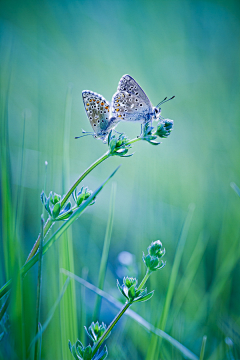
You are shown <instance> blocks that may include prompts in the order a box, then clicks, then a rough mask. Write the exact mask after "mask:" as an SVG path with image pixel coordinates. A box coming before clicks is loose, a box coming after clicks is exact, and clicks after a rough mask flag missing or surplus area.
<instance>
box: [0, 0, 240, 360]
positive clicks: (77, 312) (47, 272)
mask: <svg viewBox="0 0 240 360" xmlns="http://www.w3.org/2000/svg"><path fill="white" fill-rule="evenodd" d="M239 8H240V7H239V2H238V1H234V0H230V1H224V0H222V1H220V0H219V1H171V0H170V1H153V0H152V1H134V0H130V1H116V0H113V1H110V0H109V1H90V0H89V1H73V0H69V1H62V0H60V1H55V0H51V1H23V0H22V1H18V2H17V1H12V0H10V1H1V5H0V9H1V14H0V15H1V18H0V66H1V70H0V71H1V89H0V95H1V99H0V101H1V134H0V136H1V142H2V147H1V152H2V153H1V156H2V157H1V159H2V160H1V161H2V165H1V187H2V189H3V191H2V193H1V203H2V210H1V213H2V223H1V243H0V254H1V255H0V261H1V267H0V285H3V284H4V283H5V281H7V280H8V279H9V278H10V277H11V276H13V275H14V274H16V273H17V270H16V268H17V267H18V266H20V265H22V264H23V263H24V262H25V259H26V257H27V255H28V253H29V251H30V250H31V248H32V246H33V244H34V242H35V240H36V238H37V235H38V233H39V232H40V215H41V211H42V205H41V202H40V193H41V191H42V189H43V186H44V174H45V168H44V162H45V161H48V170H47V185H46V190H47V192H49V191H50V190H53V191H55V192H57V193H60V194H64V193H66V192H67V190H68V188H69V186H70V185H71V184H72V183H73V182H74V181H75V180H76V179H77V177H78V176H79V175H80V174H81V173H82V172H83V171H84V170H85V169H86V168H87V167H88V166H89V165H90V164H91V163H92V162H93V161H95V160H96V159H97V158H98V157H100V156H101V155H102V154H103V153H104V152H105V151H106V147H107V145H105V144H103V143H102V142H101V141H99V140H95V139H94V138H92V137H85V138H82V139H80V140H75V139H74V137H75V136H78V135H80V134H81V129H82V128H83V129H84V130H86V131H90V130H91V128H90V124H89V122H88V119H87V117H86V114H85V111H84V107H83V104H82V99H81V92H82V90H84V89H89V90H92V91H95V92H98V93H100V94H102V95H103V96H104V97H105V98H106V99H108V100H111V97H112V95H113V94H114V93H115V91H116V89H117V85H118V82H119V79H120V78H121V76H122V75H124V74H127V73H128V74H130V75H131V76H133V77H134V78H135V79H136V80H137V81H138V82H139V84H140V85H141V86H142V88H143V89H144V91H145V92H146V94H147V95H148V96H149V98H150V100H151V102H152V103H153V104H154V105H156V104H157V103H158V102H159V101H160V100H162V99H163V98H164V97H165V96H169V97H170V96H172V95H175V96H176V98H175V99H174V100H173V101H171V102H169V103H167V104H165V105H164V106H163V107H162V115H163V116H164V117H166V118H170V119H173V120H174V131H173V132H172V134H171V136H170V137H169V138H168V139H164V140H163V141H162V144H161V145H160V146H158V147H154V146H151V145H149V144H148V143H145V142H139V143H136V144H135V145H134V147H133V149H132V150H133V151H134V156H133V157H131V158H129V159H120V158H111V159H110V160H107V162H105V163H103V164H102V165H100V166H99V167H98V168H96V169H95V170H94V171H93V172H92V173H91V174H90V175H89V177H88V178H86V179H85V180H84V183H83V184H84V185H85V186H88V187H89V188H91V189H93V190H94V189H95V188H97V187H98V186H99V185H100V184H101V183H102V182H103V180H104V179H106V178H107V176H108V175H109V174H110V173H111V172H112V171H113V170H114V169H115V168H116V167H117V166H118V165H119V164H122V167H121V168H120V170H119V171H118V173H117V174H116V175H115V177H114V178H113V180H112V181H114V182H116V184H117V193H116V202H115V213H114V225H113V234H112V240H111V246H110V252H109V261H108V269H107V275H106V280H105V285H104V289H105V290H106V291H107V292H109V293H111V294H113V295H114V296H118V294H117V292H116V286H115V284H116V278H118V276H119V273H117V269H118V267H119V262H118V254H119V253H120V252H121V251H128V252H130V253H132V254H134V255H135V259H136V267H137V268H138V273H139V277H141V276H142V274H143V271H144V269H143V265H142V264H141V256H142V251H145V252H146V248H147V246H148V245H149V243H150V242H151V241H154V240H156V239H161V241H162V242H163V245H164V247H165V248H166V256H165V258H166V261H167V265H166V267H165V268H164V269H163V270H162V271H161V272H159V273H156V274H153V275H152V277H151V279H150V282H149V284H148V289H149V290H153V289H156V291H155V295H154V297H153V298H152V299H151V300H150V301H149V302H147V303H144V304H138V305H135V306H134V310H135V311H136V312H138V313H139V314H141V315H142V316H143V317H144V318H145V319H146V320H147V321H149V322H151V323H152V324H154V325H156V324H157V323H158V321H159V318H160V317H161V312H162V309H163V306H164V301H165V298H166V293H167V290H168V285H169V279H170V274H171V271H172V264H173V261H174V257H175V251H176V247H177V243H178V240H179V236H180V233H181V228H182V226H183V223H184V220H185V218H186V216H187V213H188V207H189V204H194V205H195V210H194V213H193V218H192V222H191V225H190V229H189V233H188V236H187V240H186V244H185V247H184V252H183V256H182V259H181V263H180V267H179V271H178V275H177V280H176V284H175V287H174V292H173V298H172V301H171V305H170V310H169V314H168V318H167V323H166V328H165V331H166V332H167V333H169V334H170V335H171V336H173V337H174V338H176V339H177V340H178V341H180V342H181V343H182V344H184V345H185V346H187V347H188V348H189V349H190V350H191V351H193V352H194V353H195V354H197V355H199V353H200V348H201V341H202V337H203V336H204V335H207V337H208V339H207V345H206V354H205V358H206V359H209V360H210V359H211V360H214V359H216V360H217V359H227V358H228V357H227V356H230V351H231V352H232V353H231V355H232V356H233V358H234V359H237V358H239V356H240V355H239V343H240V312H239V303H240V292H239V275H240V267H239V256H240V248H239V218H240V199H239V197H238V196H237V194H236V193H235V192H234V191H233V189H232V188H231V187H230V183H231V182H235V183H236V184H238V186H239V184H240V167H239V154H240V149H239V135H240V131H239V130H240V126H239V115H240V114H239V113H240V109H239V75H240V71H239V69H240V68H239V63H240V61H239V60H240V56H239V40H240V36H239V35H240V23H239ZM67 94H68V97H67ZM67 99H68V100H67ZM67 101H68V103H67V104H68V107H67V109H68V111H69V109H71V113H69V112H68V113H67V115H65V113H66V102H67ZM24 119H25V121H24ZM66 119H67V120H66ZM118 130H119V131H124V132H125V133H126V134H127V135H128V136H129V137H130V138H133V137H135V136H137V135H139V133H140V125H139V124H132V123H129V124H126V123H122V124H120V125H119V126H118ZM64 136H65V137H64ZM64 139H65V140H66V142H67V144H68V145H65V146H64ZM68 147H69V148H68ZM3 159H5V160H4V161H5V162H3ZM64 159H65V160H64ZM66 159H67V160H66ZM64 161H65V162H64ZM63 164H65V165H63ZM6 189H7V190H6ZM110 194H111V183H109V184H108V185H107V186H106V187H105V188H104V190H103V191H102V192H101V194H100V195H99V197H98V198H97V201H96V204H95V205H94V206H92V207H91V208H89V209H88V210H87V211H86V213H85V214H84V215H83V216H82V217H81V218H80V219H79V220H78V221H77V222H76V223H75V224H74V225H73V226H72V229H71V230H70V231H69V232H68V235H66V236H63V237H62V238H61V239H59V241H58V242H57V243H55V245H54V247H53V248H52V249H51V250H50V251H49V252H48V253H47V254H46V255H45V256H44V259H43V294H42V307H41V322H42V323H44V321H45V319H46V316H47V314H48V312H49V310H50V309H51V307H52V306H53V304H54V302H55V300H56V299H57V297H58V295H59V292H60V290H61V286H62V284H63V281H64V277H63V275H62V274H60V270H59V269H60V268H61V267H65V268H66V267H67V268H69V269H71V270H72V271H74V272H75V273H76V274H77V275H79V276H86V277H87V279H88V281H89V282H91V283H93V284H96V285H97V282H98V273H99V265H100V258H101V252H102V247H103V241H104V236H105V231H106V225H107V219H108V214H109V201H110ZM45 218H46V214H45ZM196 246H197V248H196ZM194 249H195V253H194ZM193 253H194V254H195V255H194V258H193V259H192V261H191V262H190V264H189V261H190V259H191V256H192V254H193ZM73 259H74V261H73ZM129 275H132V274H129ZM36 284H37V266H35V267H34V269H32V270H31V271H30V272H29V273H28V275H27V276H26V277H25V278H24V281H23V287H22V297H21V300H19V299H18V298H16V299H15V301H14V300H12V304H11V306H10V309H9V314H10V319H11V318H12V319H13V320H12V326H11V328H10V330H9V332H8V334H7V335H5V336H4V338H3V340H2V341H1V342H0V354H2V357H3V358H4V357H5V358H6V354H8V358H13V359H15V358H17V357H19V358H21V357H22V358H24V353H25V349H28V347H29V344H30V342H31V340H32V338H33V337H34V333H35V306H36V305H35V304H36ZM74 294H76V297H74ZM84 296H85V297H86V299H85V301H84ZM21 301H22V302H21ZM94 302H95V295H93V294H92V293H90V292H88V290H86V292H85V295H84V294H81V288H80V285H79V284H76V287H75V288H74V286H73V284H72V285H71V289H70V288H69V289H68V290H67V293H66V294H65V295H64V297H63V299H62V301H61V304H60V305H59V307H58V309H57V310H56V312H55V315H54V317H53V318H52V320H51V323H50V325H49V326H48V328H47V330H46V331H45V333H44V334H43V340H42V359H53V358H54V359H64V360H66V359H71V354H70V352H69V350H68V346H67V343H68V339H70V340H71V341H72V342H74V341H76V338H77V336H78V337H79V338H81V339H82V340H83V337H82V336H83V326H84V325H87V326H89V325H90V323H91V321H92V318H91V314H92V312H93V307H94ZM11 314H12V315H11ZM115 314H116V309H114V308H113V307H111V306H109V305H108V304H107V303H106V302H104V301H103V303H102V311H101V314H100V318H99V320H100V321H105V322H106V323H109V322H110V321H111V319H112V318H113V317H114V315H115ZM22 324H24V326H22ZM228 338H230V339H231V341H232V344H233V346H232V347H231V346H230V347H229V346H228V345H227V343H228V344H229V343H230V340H229V339H228ZM150 339H151V334H148V333H147V332H146V331H145V330H144V329H143V328H141V327H140V326H138V325H137V324H136V323H134V321H133V320H132V319H129V318H127V317H125V318H123V319H122V320H121V321H120V323H119V324H118V326H117V328H116V329H115V330H114V331H113V332H112V335H111V337H110V339H109V342H108V345H109V353H110V355H109V359H128V358H129V357H130V358H131V359H147V351H148V346H149V343H150ZM226 339H227V341H226ZM157 358H158V359H183V356H182V355H181V353H179V352H178V351H177V350H175V349H174V348H172V347H171V346H170V345H169V344H167V343H166V342H164V341H163V342H162V343H161V348H160V352H159V355H158V357H157ZM148 360H150V359H149V358H148Z"/></svg>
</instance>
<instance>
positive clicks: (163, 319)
mask: <svg viewBox="0 0 240 360" xmlns="http://www.w3.org/2000/svg"><path fill="white" fill-rule="evenodd" d="M194 208H195V207H194V205H189V210H188V214H187V217H186V219H185V222H184V225H183V228H182V231H181V234H180V238H179V241H178V245H177V249H176V253H175V258H174V261H173V266H172V271H171V275H170V280H169V285H168V291H167V296H166V300H165V304H164V307H163V312H162V315H161V318H160V320H159V322H158V325H157V327H158V328H160V329H162V330H164V329H165V326H166V322H167V317H168V313H169V308H170V304H171V301H172V296H173V291H174V287H175V283H176V279H177V274H178V270H179V265H180V261H181V258H182V255H183V250H184V246H185V242H186V239H187V235H188V230H189V227H190V223H191V220H192V216H193V211H194ZM157 341H158V339H157V337H155V336H152V339H151V343H150V346H149V351H148V354H147V360H150V359H155V358H156V357H157V356H156V352H157ZM160 344H161V341H160V343H159V346H160Z"/></svg>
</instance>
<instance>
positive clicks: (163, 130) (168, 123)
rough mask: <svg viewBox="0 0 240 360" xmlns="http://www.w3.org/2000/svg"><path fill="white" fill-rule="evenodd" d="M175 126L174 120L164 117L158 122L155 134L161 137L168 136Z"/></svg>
mask: <svg viewBox="0 0 240 360" xmlns="http://www.w3.org/2000/svg"><path fill="white" fill-rule="evenodd" d="M172 128H173V120H170V119H163V120H161V121H160V122H159V123H158V126H157V130H156V132H155V133H154V135H157V136H159V137H160V138H167V137H168V136H169V135H170V133H171V131H172Z"/></svg>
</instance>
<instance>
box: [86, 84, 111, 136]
mask: <svg viewBox="0 0 240 360" xmlns="http://www.w3.org/2000/svg"><path fill="white" fill-rule="evenodd" d="M82 98H83V103H84V107H85V111H86V113H87V117H88V119H89V121H90V124H91V126H92V128H93V131H94V133H95V134H96V135H97V136H101V135H103V134H104V133H105V131H106V130H107V129H108V127H109V122H110V120H109V114H110V104H109V103H108V101H107V100H106V99H104V97H103V96H101V95H100V94H97V93H95V92H93V91H89V90H84V91H83V92H82Z"/></svg>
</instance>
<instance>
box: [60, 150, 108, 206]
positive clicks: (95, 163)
mask: <svg viewBox="0 0 240 360" xmlns="http://www.w3.org/2000/svg"><path fill="white" fill-rule="evenodd" d="M109 156H110V153H109V151H107V152H106V153H105V154H103V155H102V156H101V157H100V158H99V159H98V160H96V161H95V162H94V163H93V164H92V165H91V166H89V168H87V170H85V171H84V173H83V174H82V175H81V176H80V177H79V178H78V180H77V181H76V182H75V183H74V184H73V186H72V187H71V188H70V190H69V191H68V192H67V194H66V195H65V196H64V198H63V199H62V201H61V208H62V207H63V206H64V204H65V203H66V202H67V200H68V199H69V197H70V196H71V195H72V193H73V191H74V190H75V189H76V187H77V186H78V185H79V184H80V182H81V181H82V180H83V179H84V178H85V177H86V176H87V175H88V174H89V173H90V172H91V171H92V170H93V169H95V167H96V166H98V165H99V164H101V163H102V162H103V161H104V160H106V159H107V158H108V157H109Z"/></svg>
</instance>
